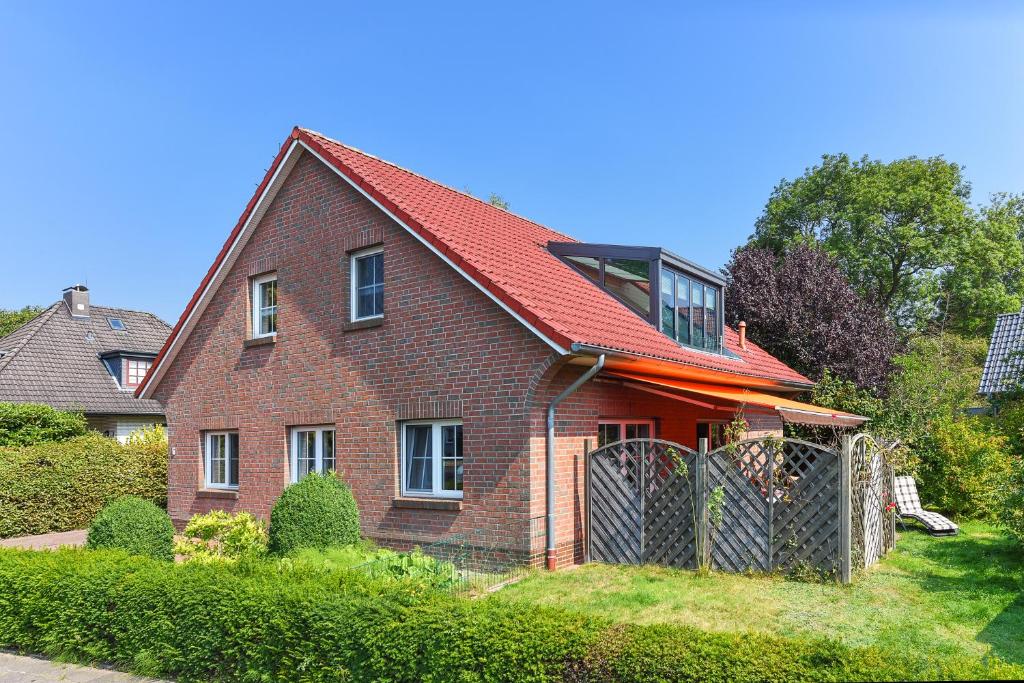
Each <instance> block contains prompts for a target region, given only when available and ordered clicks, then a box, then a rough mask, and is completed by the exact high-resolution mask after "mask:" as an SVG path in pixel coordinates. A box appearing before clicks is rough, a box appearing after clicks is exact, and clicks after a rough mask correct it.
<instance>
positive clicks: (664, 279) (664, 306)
mask: <svg viewBox="0 0 1024 683" xmlns="http://www.w3.org/2000/svg"><path fill="white" fill-rule="evenodd" d="M675 294H676V276H675V275H673V274H672V273H671V272H669V271H667V270H665V269H662V271H661V331H662V332H664V333H665V334H667V335H668V336H670V337H672V338H673V339H675V338H676V304H675V301H676V297H675Z"/></svg>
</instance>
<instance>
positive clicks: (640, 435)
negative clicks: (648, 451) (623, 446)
mask: <svg viewBox="0 0 1024 683" xmlns="http://www.w3.org/2000/svg"><path fill="white" fill-rule="evenodd" d="M626 438H627V439H649V438H651V425H649V424H647V423H646V422H637V423H633V424H627V425H626Z"/></svg>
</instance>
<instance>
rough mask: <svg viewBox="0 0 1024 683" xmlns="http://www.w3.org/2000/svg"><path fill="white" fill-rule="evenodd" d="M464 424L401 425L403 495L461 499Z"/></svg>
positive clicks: (421, 423) (416, 423) (445, 421)
mask: <svg viewBox="0 0 1024 683" xmlns="http://www.w3.org/2000/svg"><path fill="white" fill-rule="evenodd" d="M462 463H463V459H462V423H461V422H459V421H457V420H439V421H433V422H406V423H405V424H403V425H402V462H401V466H402V494H403V495H411V496H437V497H442V498H462Z"/></svg>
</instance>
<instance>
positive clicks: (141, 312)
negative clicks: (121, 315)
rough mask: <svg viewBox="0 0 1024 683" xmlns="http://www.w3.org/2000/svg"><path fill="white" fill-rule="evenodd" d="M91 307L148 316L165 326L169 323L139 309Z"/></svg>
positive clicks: (150, 312) (98, 305)
mask: <svg viewBox="0 0 1024 683" xmlns="http://www.w3.org/2000/svg"><path fill="white" fill-rule="evenodd" d="M89 307H90V308H102V309H105V310H108V311H123V312H125V313H138V314H139V315H148V316H149V317H151V318H155V319H156V320H159V321H160V322H162V323H163V324H164V325H167V321H166V320H164V319H163V318H161V317H160V316H158V315H157V314H156V313H153V312H152V311H140V310H139V309H137V308H122V307H121V306H102V305H100V304H89ZM167 327H170V325H167Z"/></svg>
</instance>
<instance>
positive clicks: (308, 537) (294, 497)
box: [270, 472, 359, 555]
mask: <svg viewBox="0 0 1024 683" xmlns="http://www.w3.org/2000/svg"><path fill="white" fill-rule="evenodd" d="M358 542H359V509H358V508H357V507H356V499H355V498H354V497H353V496H352V490H351V489H350V488H349V487H348V484H346V483H345V482H343V481H342V480H341V479H339V478H338V476H337V475H335V474H334V473H333V472H332V473H330V474H326V475H321V474H317V473H316V472H312V473H310V474H307V475H306V476H305V477H303V478H302V480H301V481H299V482H298V483H296V484H291V485H290V486H288V487H286V488H285V490H284V492H283V493H282V494H281V497H280V498H278V499H277V502H275V503H274V507H273V509H271V511H270V552H272V553H274V554H276V555H287V554H288V553H291V552H293V551H296V550H303V549H306V548H312V549H314V550H326V549H327V548H333V547H336V546H344V545H351V544H353V543H358Z"/></svg>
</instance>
